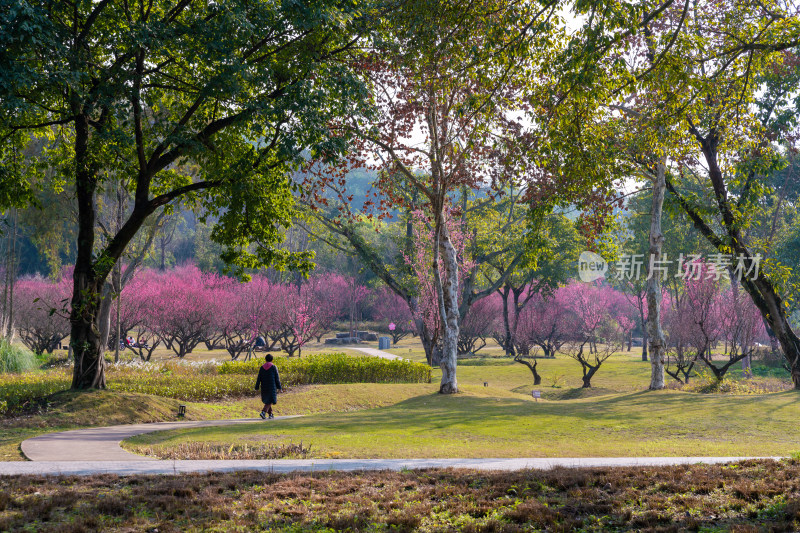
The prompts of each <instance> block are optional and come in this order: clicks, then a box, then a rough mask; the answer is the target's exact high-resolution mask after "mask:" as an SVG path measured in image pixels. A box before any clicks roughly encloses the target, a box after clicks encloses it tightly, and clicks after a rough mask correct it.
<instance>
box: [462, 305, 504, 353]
mask: <svg viewBox="0 0 800 533" xmlns="http://www.w3.org/2000/svg"><path fill="white" fill-rule="evenodd" d="M502 305H503V300H502V298H501V297H500V295H499V294H496V293H495V294H492V295H490V296H487V297H486V298H481V299H480V300H478V301H477V302H475V303H474V304H473V305H472V306H470V308H469V310H468V311H467V315H466V316H465V317H464V318H463V319H462V320H461V324H460V326H459V330H458V353H459V355H464V354H475V353H477V352H478V351H479V350H481V349H482V348H484V347H485V346H486V338H487V337H489V336H490V335H491V334H492V332H493V331H494V330H495V329H497V327H498V323H499V320H500V318H501V308H502Z"/></svg>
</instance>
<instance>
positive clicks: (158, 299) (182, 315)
mask: <svg viewBox="0 0 800 533" xmlns="http://www.w3.org/2000/svg"><path fill="white" fill-rule="evenodd" d="M158 282H159V284H158V289H159V290H158V293H157V295H155V298H154V301H153V302H152V304H153V314H152V317H151V318H152V320H153V322H152V323H151V327H153V329H154V331H155V332H156V333H157V335H158V336H159V337H160V338H161V340H162V341H163V342H164V344H165V345H166V346H167V347H168V348H170V349H171V350H173V351H174V352H175V354H176V355H177V356H178V357H179V358H183V357H185V356H186V355H187V354H189V353H192V351H193V350H194V348H195V347H196V346H197V345H198V344H199V343H200V342H202V341H203V340H204V339H205V338H207V337H208V335H209V332H210V330H211V328H212V324H213V322H214V308H213V305H212V304H213V302H214V301H215V299H216V298H218V297H221V294H220V288H219V283H220V280H219V277H218V276H216V275H214V274H203V273H202V272H200V269H198V268H197V267H195V266H194V265H187V266H183V267H180V268H176V269H173V270H171V271H169V272H166V273H164V274H162V275H160V276H158Z"/></svg>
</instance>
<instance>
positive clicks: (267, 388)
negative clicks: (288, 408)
mask: <svg viewBox="0 0 800 533" xmlns="http://www.w3.org/2000/svg"><path fill="white" fill-rule="evenodd" d="M259 387H260V388H261V401H262V402H263V403H278V391H279V390H283V387H281V378H280V376H279V375H278V367H276V366H275V365H272V366H270V367H269V370H267V369H265V368H264V365H261V368H259V369H258V379H257V380H256V390H258V389H259Z"/></svg>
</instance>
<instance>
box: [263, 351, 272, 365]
mask: <svg viewBox="0 0 800 533" xmlns="http://www.w3.org/2000/svg"><path fill="white" fill-rule="evenodd" d="M264 359H266V360H267V363H271V362H272V354H271V353H268V354H267V355H265V356H264Z"/></svg>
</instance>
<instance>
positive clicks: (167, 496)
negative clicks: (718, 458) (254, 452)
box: [0, 461, 800, 533]
mask: <svg viewBox="0 0 800 533" xmlns="http://www.w3.org/2000/svg"><path fill="white" fill-rule="evenodd" d="M799 520H800V464H798V462H797V461H782V462H774V461H747V462H742V463H736V464H731V465H691V466H675V467H660V468H646V469H642V468H616V469H602V468H596V469H563V468H561V469H555V470H550V471H535V470H529V471H521V472H501V473H487V472H474V471H463V470H461V471H459V470H422V471H411V472H367V473H340V472H319V473H314V474H288V475H278V474H272V473H267V472H237V473H211V474H186V475H182V476H131V477H122V478H121V477H117V476H112V475H104V476H92V477H55V476H54V477H47V478H42V477H26V476H19V477H4V478H0V530H4V531H6V530H7V531H43V532H49V531H53V532H59V533H61V532H65V531H87V530H88V531H99V530H102V531H156V530H157V531H159V533H167V532H173V531H282V532H283V531H285V532H301V531H342V530H348V531H412V530H415V531H464V532H477V531H497V532H517V531H531V530H535V531H544V530H546V531H575V530H579V531H687V530H688V531H707V532H709V531H796V530H798V527H800V521H799Z"/></svg>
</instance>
